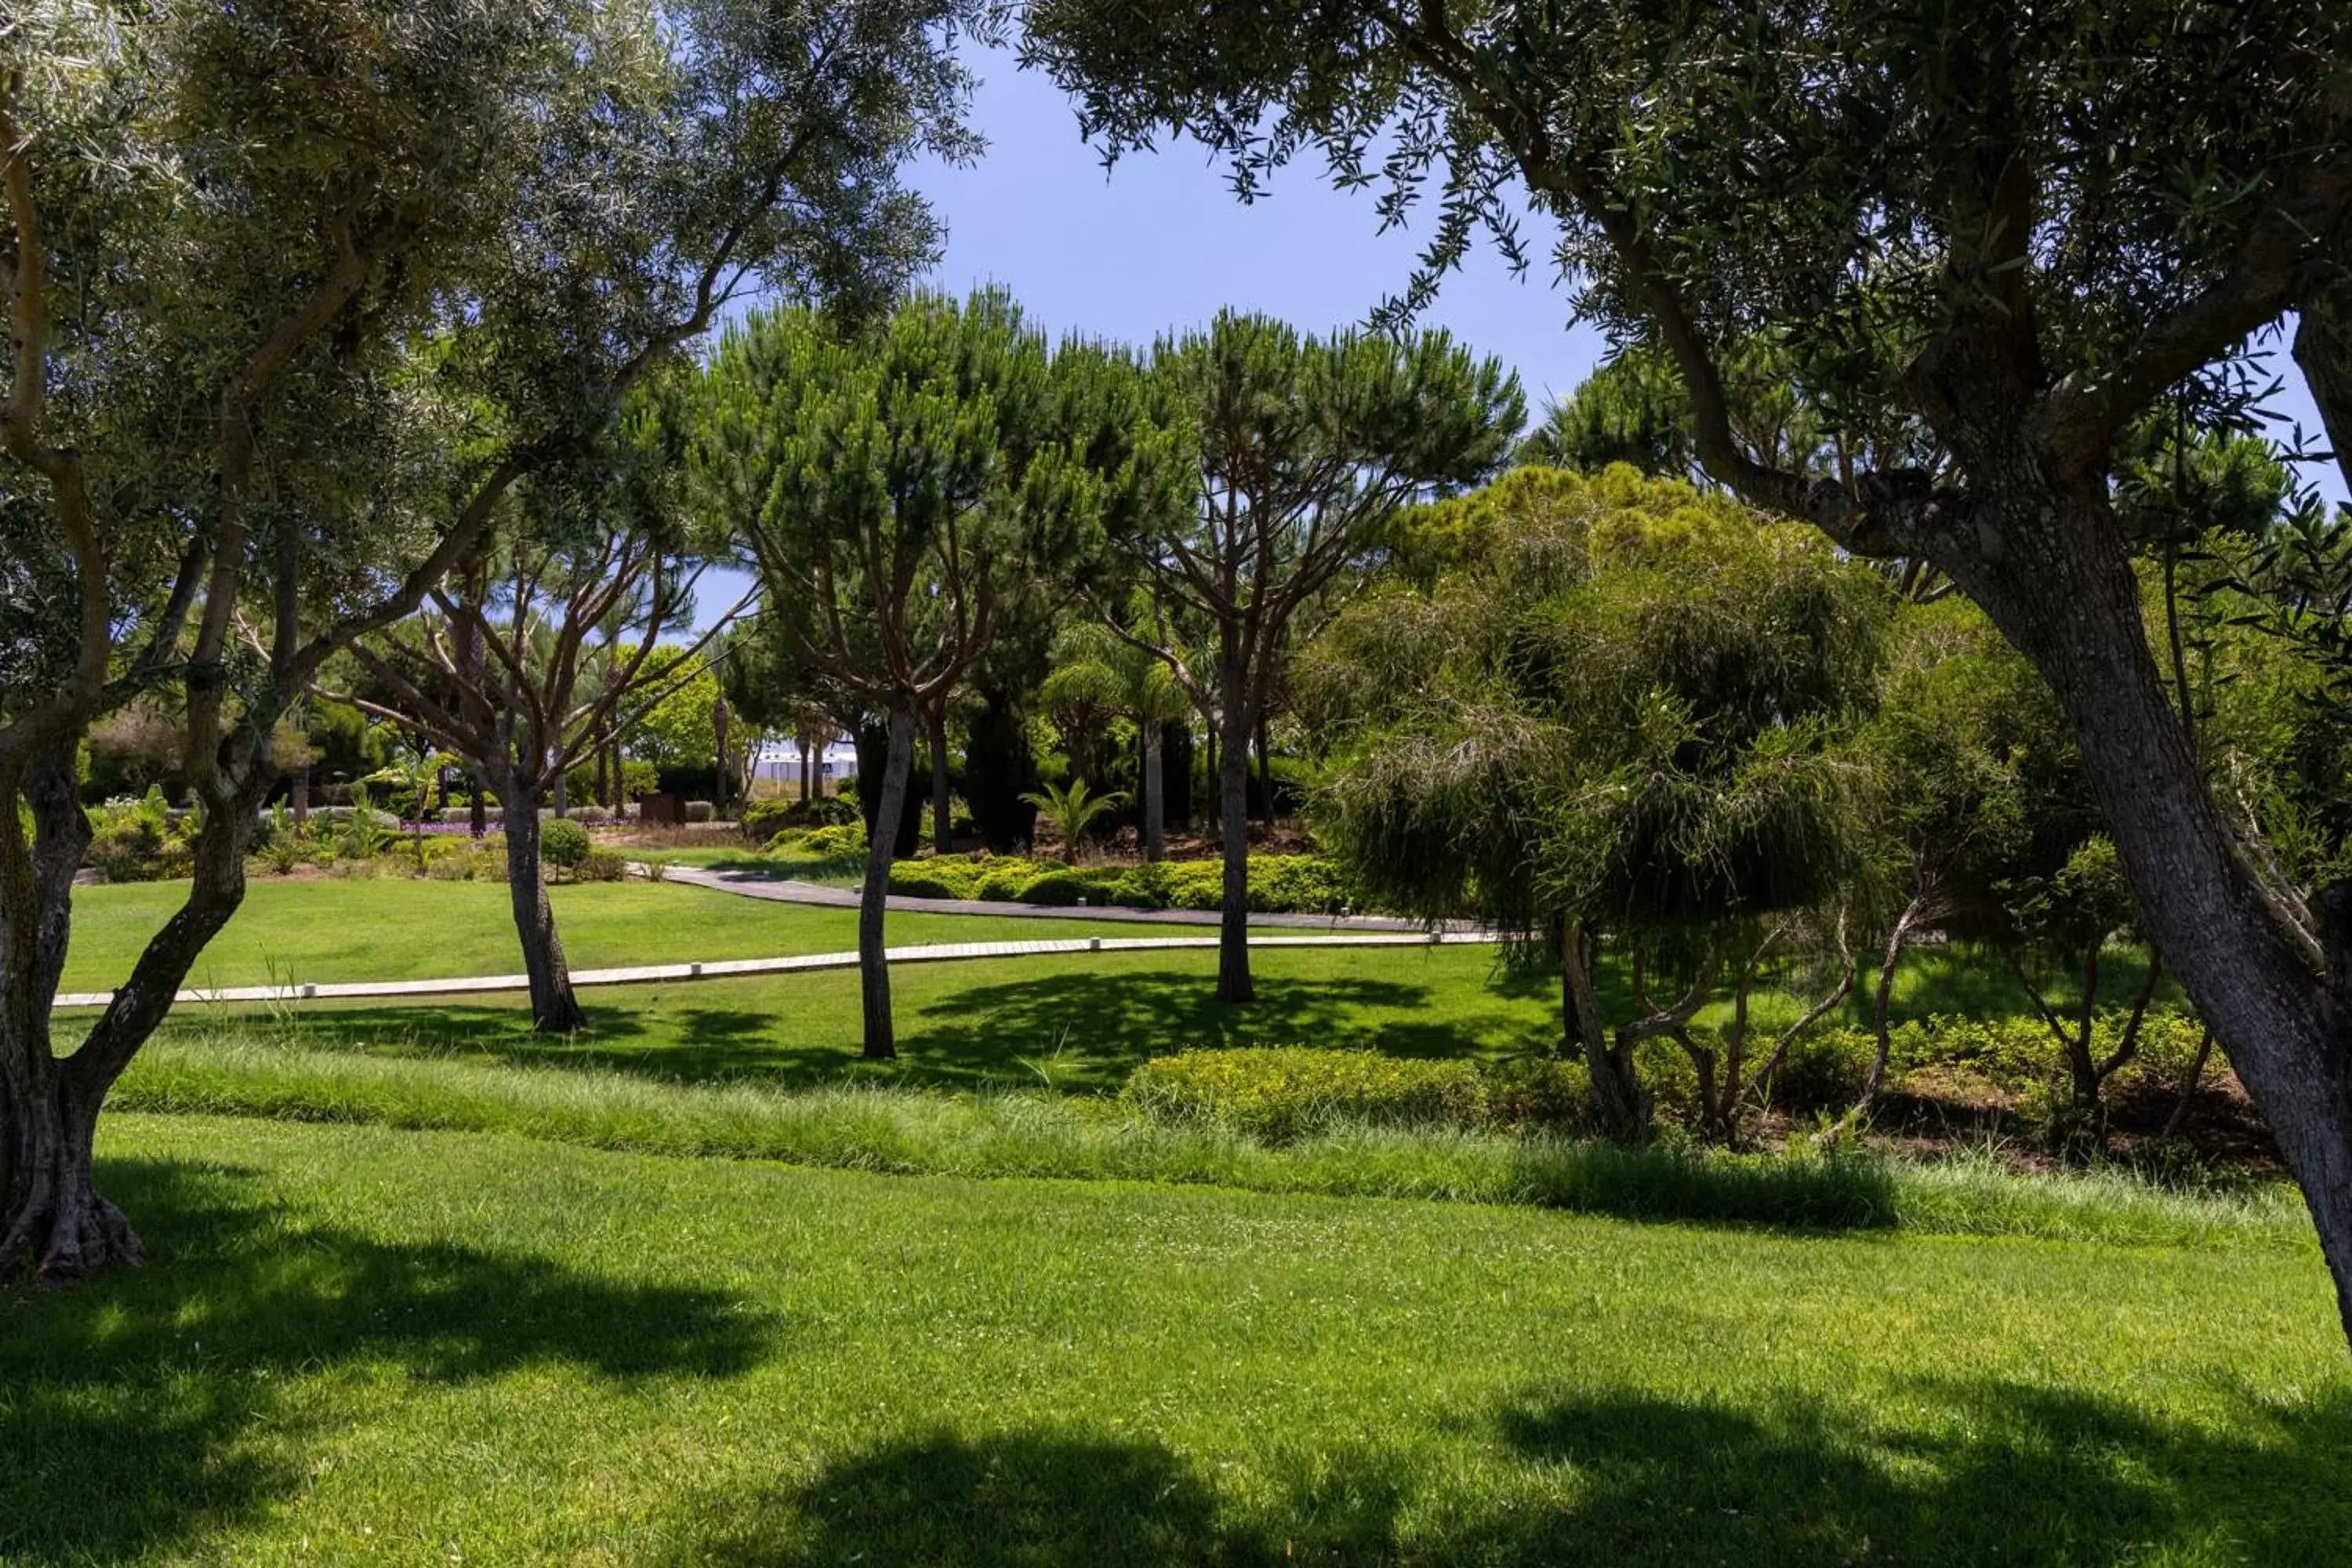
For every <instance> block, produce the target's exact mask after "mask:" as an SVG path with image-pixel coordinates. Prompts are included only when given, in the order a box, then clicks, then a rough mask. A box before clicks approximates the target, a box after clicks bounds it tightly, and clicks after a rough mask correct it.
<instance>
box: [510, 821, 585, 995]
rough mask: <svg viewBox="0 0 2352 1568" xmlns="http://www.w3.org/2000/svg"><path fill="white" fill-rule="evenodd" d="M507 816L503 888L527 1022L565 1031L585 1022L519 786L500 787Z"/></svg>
mask: <svg viewBox="0 0 2352 1568" xmlns="http://www.w3.org/2000/svg"><path fill="white" fill-rule="evenodd" d="M499 801H500V803H501V804H502V805H505V807H506V819H507V894H508V900H509V902H510V903H511V904H512V905H513V908H514V921H515V934H516V936H518V937H520V939H521V941H522V966H523V972H524V973H525V974H526V975H528V976H529V977H530V1026H531V1027H532V1028H533V1029H535V1030H537V1031H538V1032H539V1033H541V1034H542V1035H569V1034H572V1033H573V1032H574V1031H576V1030H579V1029H584V1028H586V1027H587V1026H588V1017H587V1015H586V1014H584V1013H583V1012H582V1011H581V1010H580V1001H579V998H577V997H576V996H574V995H573V994H572V970H571V968H570V966H569V965H568V964H566V963H564V959H563V939H562V937H561V936H559V935H558V934H557V933H556V930H555V910H554V909H553V907H552V906H551V905H550V904H549V903H548V901H547V879H546V874H545V871H544V870H543V869H542V868H541V865H540V860H539V803H538V801H537V800H536V799H534V798H532V797H531V796H530V795H526V794H525V793H524V792H523V791H521V790H520V789H507V790H502V791H500V792H499Z"/></svg>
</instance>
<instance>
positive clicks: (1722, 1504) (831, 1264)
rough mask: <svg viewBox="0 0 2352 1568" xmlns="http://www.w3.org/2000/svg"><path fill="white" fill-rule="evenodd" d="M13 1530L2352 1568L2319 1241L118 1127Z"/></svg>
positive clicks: (31, 1351)
mask: <svg viewBox="0 0 2352 1568" xmlns="http://www.w3.org/2000/svg"><path fill="white" fill-rule="evenodd" d="M102 1144H103V1155H104V1165H105V1170H104V1177H103V1179H104V1181H105V1183H106V1184H107V1186H108V1188H109V1190H110V1191H111V1192H112V1193H113V1194H115V1195H116V1196H117V1197H119V1198H121V1200H122V1201H123V1202H124V1204H125V1205H126V1206H127V1207H128V1208H129V1209H130V1210H131V1212H132V1213H133V1214H134V1215H137V1216H138V1217H139V1218H140V1220H141V1221H142V1224H143V1225H144V1227H145V1231H146V1235H147V1237H148V1240H149V1242H150V1244H151V1246H152V1248H153V1250H154V1252H155V1255H156V1256H155V1261H154V1264H153V1266H152V1267H151V1268H148V1269H146V1270H144V1271H142V1272H139V1273H134V1274H130V1275H124V1276H120V1277H112V1278H107V1279H100V1280H99V1281H96V1282H93V1283H90V1284H88V1285H85V1286H82V1287H79V1288H77V1289H71V1290H65V1291H50V1292H37V1293H17V1294H0V1312H5V1314H6V1316H7V1321H8V1331H7V1333H6V1334H5V1336H0V1434H4V1435H5V1451H6V1452H7V1453H8V1454H9V1456H10V1463H9V1464H8V1466H6V1467H5V1468H0V1561H5V1562H7V1563H11V1564H26V1565H28V1568H29V1565H47V1564H51V1563H77V1564H79V1563H101V1562H102V1563H217V1564H236V1565H240V1568H244V1565H268V1564H275V1563H338V1564H341V1563H401V1564H408V1563H564V1564H572V1563H591V1564H593V1563H612V1564H620V1563H628V1564H640V1563H654V1564H667V1565H672V1568H683V1565H688V1564H718V1563H727V1564H750V1565H755V1568H756V1565H760V1564H817V1563H869V1564H957V1563H968V1564H1004V1565H1008V1568H1010V1565H1015V1564H1018V1565H1021V1568H1059V1565H1069V1568H1079V1565H1093V1564H1149V1565H1162V1564H1164V1565H1171V1568H1172V1565H1176V1564H1193V1563H1265V1564H1269V1565H1271V1564H1276V1563H1390V1562H1406V1563H1446V1564H1455V1563H1472V1564H1475V1563H1487V1564H1536V1563H1883V1562H1929V1563H1935V1562H1949V1563H1985V1562H2003V1563H2068V1564H2094V1563H2116V1564H2121V1563H2133V1564H2152V1563H2168V1564H2185V1563H2266V1562H2280V1561H2298V1562H2313V1563H2317V1562H2321V1561H2324V1560H2326V1559H2327V1557H2328V1556H2329V1555H2330V1554H2331V1553H2332V1552H2334V1551H2335V1550H2336V1545H2338V1544H2340V1543H2341V1542H2343V1541H2345V1540H2346V1539H2347V1538H2352V1488H2347V1487H2346V1486H2345V1485H2344V1478H2345V1476H2346V1475H2347V1473H2352V1366H2347V1358H2346V1355H2345V1351H2344V1346H2343V1344H2342V1342H2341V1341H2340V1339H2339V1337H2338V1336H2337V1333H2336V1329H2335V1326H2334V1321H2333V1313H2332V1310H2331V1309H2330V1307H2329V1303H2328V1301H2327V1298H2326V1285H2325V1279H2324V1276H2323V1274H2322V1271H2321V1269H2320V1267H2319V1265H2318V1263H2317V1261H2316V1258H2315V1255H2313V1254H2312V1253H2311V1252H2310V1251H2309V1249H2307V1248H2305V1249H2300V1250H2264V1249H2251V1250H2232V1251H2231V1252H2228V1253H2226V1254H2215V1253H2212V1252H2207V1251H2199V1250H2187V1249H2182V1250H2174V1249H2165V1248H2138V1247H2111V1246H2095V1245H2083V1244H2060V1243H2050V1242H2033V1241H2017V1240H1991V1241H1988V1240H1955V1239H1937V1238H1922V1237H1905V1236H1900V1235H1868V1236H1844V1237H1832V1236H1822V1235H1804V1234H1780V1233H1774V1232H1771V1231H1767V1230H1760V1229H1730V1228H1714V1229H1707V1228H1698V1227H1694V1226H1681V1225H1665V1224H1632V1223H1627V1222H1622V1221H1615V1220H1605V1219H1595V1218H1583V1217H1577V1216H1571V1215H1558V1214H1549V1213H1543V1212H1538V1211H1531V1210H1521V1209H1508V1208H1487V1209H1479V1208H1466V1207H1462V1206H1458V1205H1455V1206H1449V1205H1430V1204H1418V1203H1403V1202H1385V1201H1374V1200H1367V1199H1355V1200H1345V1201H1341V1200H1328V1199H1317V1198H1303V1197H1286V1196H1264V1195H1253V1194H1235V1193H1228V1192H1218V1191H1211V1190H1173V1189H1167V1188H1159V1187H1151V1186H1144V1185H1137V1184H1087V1183H1044V1182H1024V1181H995V1182H974V1181H968V1180H958V1179H949V1178H930V1177H882V1176H870V1175H864V1174H859V1173H839V1172H816V1171H804V1170H793V1169H786V1168H782V1167H775V1166H768V1165H761V1164H754V1163H726V1162H717V1161H682V1160H671V1159H661V1158H650V1157H644V1156H629V1155H617V1154H609V1153H601V1152H591V1151H584V1150H577V1149H569V1148H564V1147H562V1146H558V1145H552V1144H547V1143H540V1142H527V1141H522V1140H518V1139H511V1138H506V1137H499V1136H483V1135H458V1134H447V1133H414V1132H397V1131H383V1130H374V1129H355V1128H320V1127H301V1126H290V1125H279V1124H271V1123H260V1122H231V1121H208V1120H205V1119H198V1118H188V1119H170V1118H144V1117H137V1116H117V1117H114V1118H112V1119H110V1121H109V1122H108V1123H107V1125H106V1129H105V1131H104V1133H103V1134H102Z"/></svg>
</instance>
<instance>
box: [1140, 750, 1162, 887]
mask: <svg viewBox="0 0 2352 1568" xmlns="http://www.w3.org/2000/svg"><path fill="white" fill-rule="evenodd" d="M1142 729H1143V858H1144V859H1145V860H1147V861H1150V862H1157V861H1160V860H1164V859H1166V858H1167V857H1168V781H1167V780H1166V778H1165V777H1164V776H1163V775H1162V773H1161V772H1160V739H1161V736H1160V725H1159V724H1158V723H1156V722H1150V723H1146V724H1144V725H1143V726H1142Z"/></svg>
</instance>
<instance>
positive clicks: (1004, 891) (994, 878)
mask: <svg viewBox="0 0 2352 1568" xmlns="http://www.w3.org/2000/svg"><path fill="white" fill-rule="evenodd" d="M1036 874H1037V863H1036V862H1035V861H1034V860H1024V859H1022V858H1020V857H1019V856H1017V855H1013V856H1000V857H997V858H993V859H991V860H988V861H985V862H983V863H982V866H981V868H980V875H979V877H978V878H977V879H975V880H974V881H973V883H972V889H971V896H972V897H973V898H975V899H987V900H992V901H993V902H996V903H1011V902H1013V900H1017V899H1018V898H1020V897H1021V889H1023V888H1024V887H1025V886H1027V885H1028V882H1029V879H1030V878H1032V877H1034V876H1035V875H1036Z"/></svg>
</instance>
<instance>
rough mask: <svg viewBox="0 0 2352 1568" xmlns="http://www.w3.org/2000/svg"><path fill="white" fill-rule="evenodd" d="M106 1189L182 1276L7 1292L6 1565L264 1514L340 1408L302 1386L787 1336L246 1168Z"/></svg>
mask: <svg viewBox="0 0 2352 1568" xmlns="http://www.w3.org/2000/svg"><path fill="white" fill-rule="evenodd" d="M99 1184H100V1188H101V1189H102V1190H103V1191H105V1192H106V1193H108V1194H109V1195H110V1196H111V1197H113V1198H114V1199H115V1200H116V1201H117V1202H118V1203H120V1204H121V1205H122V1206H123V1208H124V1210H125V1212H127V1213H129V1214H130V1215H132V1217H133V1220H134V1223H136V1224H138V1225H139V1226H140V1227H141V1231H142V1236H143V1237H145V1239H146V1241H147V1243H148V1245H149V1247H151V1248H152V1250H154V1251H155V1252H156V1253H157V1255H158V1257H159V1259H162V1260H167V1262H168V1266H167V1267H158V1268H151V1269H147V1270H134V1271H128V1272H116V1273H111V1274H107V1275H101V1276H100V1277H98V1278H96V1279H90V1280H87V1281H83V1282H81V1283H79V1284H76V1285H73V1286H70V1287H67V1288H63V1289H21V1288H19V1289H0V1313H5V1318H6V1321H7V1324H8V1328H7V1332H6V1334H5V1338H0V1453H5V1454H6V1455H8V1456H9V1457H10V1458H9V1463H8V1464H7V1465H6V1466H5V1467H0V1563H50V1562H72V1563H84V1562H110V1561H117V1560H120V1559H123V1558H128V1557H133V1556H138V1555H141V1554H142V1553H146V1552H159V1551H164V1550H168V1549H169V1548H170V1547H172V1546H173V1544H174V1543H177V1542H184V1541H186V1540H189V1539H192V1538H194V1537H195V1536H197V1535H198V1534H200V1533H202V1532H204V1531H208V1530H212V1529H215V1528H220V1527H223V1526H230V1525H234V1524H236V1523H237V1522H239V1521H243V1520H246V1519H249V1518H251V1517H254V1516H256V1515H257V1514H259V1513H261V1512H263V1511H265V1510H268V1508H269V1507H270V1506H271V1505H272V1504H273V1503H274V1502H275V1501H277V1500H279V1499H281V1498H284V1497H287V1496H289V1495H291V1494H292V1493H294V1492H296V1491H297V1490H299V1489H300V1487H301V1486H302V1484H303V1480H304V1476H303V1472H302V1470H301V1468H300V1467H299V1465H298V1464H295V1463H290V1462H289V1461H288V1460H287V1459H285V1458H280V1457H279V1456H280V1455H282V1454H286V1453H291V1452H299V1450H300V1449H301V1448H302V1447H306V1446H307V1445H306V1443H305V1441H304V1439H305V1437H306V1436H307V1435H308V1429H311V1428H316V1427H318V1426H323V1425H324V1423H325V1421H327V1420H331V1417H323V1418H322V1417H321V1416H320V1415H317V1414H316V1412H317V1411H318V1410H320V1407H322V1406H324V1405H328V1404H329V1403H330V1401H329V1400H326V1399H323V1398H312V1399H310V1400H308V1401H303V1402H299V1405H303V1406H307V1408H308V1410H309V1411H310V1412H311V1413H310V1414H305V1413H304V1410H303V1409H302V1408H300V1407H298V1402H297V1401H294V1400H289V1398H287V1397H286V1393H285V1390H286V1387H287V1385H288V1384H289V1383H292V1382H294V1381H296V1380H298V1379H304V1378H310V1377H313V1376H315V1375H317V1374H319V1373H322V1372H329V1373H332V1372H342V1373H346V1374H347V1375H349V1376H350V1377H352V1378H356V1379H361V1380H363V1381H364V1380H369V1379H371V1378H377V1379H383V1380H385V1381H386V1382H387V1383H388V1384H389V1385H390V1388H391V1389H392V1390H394V1391H396V1389H397V1386H398V1384H400V1383H402V1382H403V1381H421V1382H426V1383H443V1384H448V1383H463V1382H467V1381H471V1380H474V1379H478V1378H489V1377H497V1376H499V1375H501V1374H503V1373H509V1372H513V1371H516V1370H518V1369H521V1368H525V1367H530V1366H537V1365H546V1364H557V1363H560V1364H564V1365H569V1366H572V1367H577V1368H581V1369H583V1370H585V1371H588V1372H590V1373H595V1374H597V1375H599V1376H603V1377H606V1378H612V1379H617V1380H633V1379H637V1378H643V1377H652V1376H658V1375H665V1374H685V1375H693V1376H706V1377H725V1376H730V1375H733V1374H735V1373H740V1372H742V1371H743V1370H745V1369H747V1368H748V1367H750V1366H751V1365H752V1364H753V1363H756V1362H757V1361H758V1360H759V1359H761V1355H762V1353H763V1352H764V1348H765V1346H766V1345H767V1343H768V1342H770V1340H771V1338H772V1332H773V1325H772V1324H771V1323H769V1322H766V1321H762V1320H761V1319H760V1318H758V1317H757V1316H754V1315H751V1314H747V1313H745V1312H743V1311H742V1310H740V1308H739V1306H738V1304H737V1303H736V1302H735V1300H733V1299H731V1298H730V1297H728V1296H725V1295H723V1294H720V1293H719V1292H716V1291H711V1290H704V1289H687V1288H683V1287H673V1286H647V1285H635V1284H624V1283H619V1282H615V1281H613V1280H609V1279H599V1278H596V1277H594V1276H590V1275H583V1274H577V1273H573V1272H571V1271H569V1270H567V1269H565V1268H562V1267H561V1266H559V1265H557V1264H554V1263H551V1262H549V1261H548V1260H546V1259H545V1258H536V1257H530V1256H501V1255H495V1254H492V1253H488V1252H484V1251H478V1250H476V1249H473V1248H469V1247H455V1246H449V1245H430V1246H415V1245H403V1244H394V1243H388V1242H383V1241H379V1240H375V1239H373V1238H371V1237H362V1236H356V1235H352V1234H351V1233H349V1232H346V1231H341V1230H338V1229H335V1228H332V1227H330V1226H313V1225H308V1224H304V1223H302V1222H300V1221H298V1220H294V1219H291V1218H290V1217H289V1215H286V1214H285V1213H284V1212H283V1211H281V1210H279V1209H277V1208H276V1207H274V1206H272V1205H270V1204H268V1202H267V1201H266V1200H264V1199H261V1198H259V1197H258V1196H257V1194H256V1193H255V1192H254V1191H253V1190H252V1189H253V1185H254V1178H253V1176H252V1173H247V1172H236V1171H229V1170H224V1169H222V1168H220V1167H215V1166H194V1165H186V1164H180V1163H168V1162H160V1161H144V1160H101V1161H100V1170H99ZM378 1386H379V1385H373V1384H372V1385H371V1387H370V1389H369V1390H367V1391H363V1392H362V1393H361V1394H357V1395H350V1394H347V1395H346V1397H347V1398H349V1397H357V1398H390V1397H394V1396H395V1394H394V1392H378V1391H376V1389H377V1387H378ZM265 1433H266V1436H267V1446H266V1447H265V1446H264V1443H263V1441H262V1437H263V1435H264V1434H265ZM324 1435H325V1434H324V1433H323V1432H321V1433H320V1436H324Z"/></svg>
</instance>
